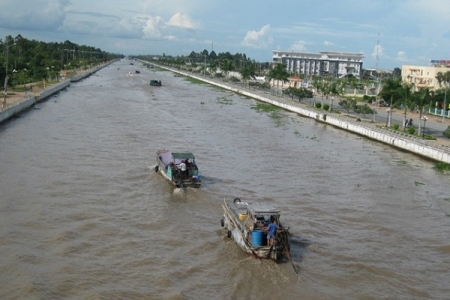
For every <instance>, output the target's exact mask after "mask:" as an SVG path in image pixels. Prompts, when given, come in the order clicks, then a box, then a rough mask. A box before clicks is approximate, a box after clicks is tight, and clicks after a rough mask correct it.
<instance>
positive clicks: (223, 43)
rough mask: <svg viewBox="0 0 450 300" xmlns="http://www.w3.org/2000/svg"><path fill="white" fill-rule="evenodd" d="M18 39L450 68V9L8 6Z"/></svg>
mask: <svg viewBox="0 0 450 300" xmlns="http://www.w3.org/2000/svg"><path fill="white" fill-rule="evenodd" d="M18 34H21V35H22V36H23V37H25V38H27V39H35V40H39V41H45V42H64V41H66V40H69V41H71V42H73V43H76V44H79V45H87V46H94V47H97V48H100V49H102V50H104V51H108V52H113V53H122V54H125V55H129V54H163V53H165V54H167V55H175V56H177V55H185V56H187V55H189V54H190V53H191V51H195V52H201V51H203V50H204V49H206V50H208V51H211V49H213V50H214V51H215V52H216V53H219V52H227V51H228V52H230V53H232V54H235V53H245V54H246V55H247V57H249V58H251V59H255V60H256V61H260V62H266V61H272V50H282V51H302V52H320V51H339V52H357V53H362V54H364V56H365V58H364V65H363V67H364V68H375V67H378V68H381V69H393V68H395V67H400V68H401V66H402V65H404V64H417V65H427V64H428V63H429V61H430V60H432V59H446V60H450V0H370V1H369V0H314V1H313V0H284V1H267V0H122V1H116V0H0V38H1V39H2V40H3V39H4V37H5V36H6V35H12V36H13V37H15V36H17V35H18ZM377 49H378V50H377ZM377 58H378V59H377Z"/></svg>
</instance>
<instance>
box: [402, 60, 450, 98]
mask: <svg viewBox="0 0 450 300" xmlns="http://www.w3.org/2000/svg"><path fill="white" fill-rule="evenodd" d="M430 64H431V65H430V66H410V65H403V66H402V81H404V82H407V83H410V84H413V86H414V90H416V91H417V90H419V89H421V88H428V89H430V90H437V89H439V88H441V86H440V85H439V81H438V80H437V79H436V75H437V74H438V73H439V72H441V73H446V72H447V71H450V60H431V61H430Z"/></svg>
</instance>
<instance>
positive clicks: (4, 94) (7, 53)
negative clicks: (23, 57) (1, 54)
mask: <svg viewBox="0 0 450 300" xmlns="http://www.w3.org/2000/svg"><path fill="white" fill-rule="evenodd" d="M8 55H9V46H8V43H6V62H5V73H6V76H5V84H4V86H3V104H2V108H5V107H6V96H7V95H8Z"/></svg>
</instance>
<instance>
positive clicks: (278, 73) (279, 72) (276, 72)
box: [267, 64, 289, 89]
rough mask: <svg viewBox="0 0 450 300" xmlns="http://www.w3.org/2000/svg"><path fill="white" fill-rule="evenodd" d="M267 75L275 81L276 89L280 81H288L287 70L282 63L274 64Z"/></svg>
mask: <svg viewBox="0 0 450 300" xmlns="http://www.w3.org/2000/svg"><path fill="white" fill-rule="evenodd" d="M267 77H269V78H271V79H274V80H276V81H277V89H278V87H279V83H280V81H282V82H288V81H289V72H288V71H287V70H286V68H285V67H284V65H283V64H276V65H275V67H274V68H273V69H271V70H270V71H269V74H267Z"/></svg>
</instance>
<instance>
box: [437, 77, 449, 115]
mask: <svg viewBox="0 0 450 300" xmlns="http://www.w3.org/2000/svg"><path fill="white" fill-rule="evenodd" d="M436 79H437V80H438V82H439V86H442V85H444V88H445V91H444V105H443V109H442V123H444V120H445V107H446V105H447V103H446V102H447V88H448V86H449V85H450V71H447V72H445V73H442V72H438V73H437V75H436Z"/></svg>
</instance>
